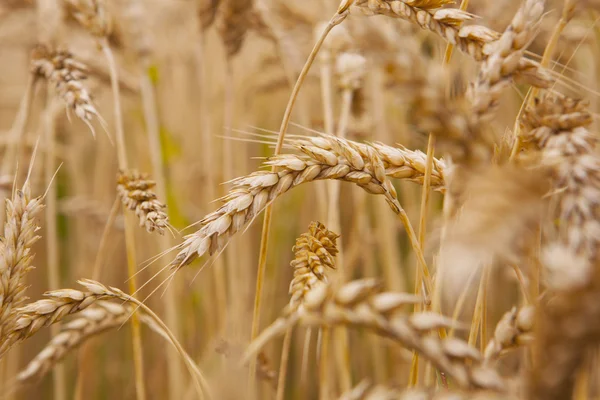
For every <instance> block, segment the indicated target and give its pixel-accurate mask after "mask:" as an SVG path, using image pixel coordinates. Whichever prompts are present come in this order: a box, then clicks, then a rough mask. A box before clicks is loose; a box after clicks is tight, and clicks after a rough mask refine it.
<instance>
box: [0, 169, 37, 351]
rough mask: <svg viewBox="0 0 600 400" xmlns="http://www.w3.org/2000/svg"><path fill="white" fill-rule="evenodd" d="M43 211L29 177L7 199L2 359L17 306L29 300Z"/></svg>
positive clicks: (0, 259)
mask: <svg viewBox="0 0 600 400" xmlns="http://www.w3.org/2000/svg"><path fill="white" fill-rule="evenodd" d="M42 209H43V205H42V198H41V197H35V198H32V197H31V186H30V182H29V178H28V179H27V181H26V182H25V184H24V185H23V187H22V189H16V190H14V192H13V196H12V199H11V200H6V222H5V224H4V237H3V240H2V241H0V349H4V350H0V357H2V354H4V353H5V352H6V350H7V349H8V347H9V345H8V344H7V343H8V342H9V339H8V338H7V336H8V335H9V333H10V327H11V326H12V325H14V324H15V322H16V321H17V318H18V311H17V309H18V307H20V306H21V305H22V304H23V303H24V302H25V301H26V300H27V297H26V296H25V289H26V288H27V286H26V285H25V276H26V275H27V273H28V272H29V271H31V269H33V266H32V265H31V261H32V260H33V253H32V251H31V247H32V246H33V244H34V243H35V242H37V241H38V240H39V238H40V237H39V236H38V235H37V231H38V229H39V227H38V226H37V224H36V222H35V219H36V217H37V216H38V214H39V213H40V211H41V210H42Z"/></svg>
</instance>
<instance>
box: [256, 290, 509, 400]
mask: <svg viewBox="0 0 600 400" xmlns="http://www.w3.org/2000/svg"><path fill="white" fill-rule="evenodd" d="M419 301H420V299H419V298H418V297H416V296H414V295H412V294H407V293H392V292H381V290H380V285H379V283H378V282H377V281H376V280H374V279H363V280H357V281H352V282H350V283H347V284H345V285H343V286H341V287H340V288H339V289H337V290H333V289H332V288H331V287H330V286H329V285H323V286H320V287H318V288H316V289H315V290H314V291H312V292H311V293H309V294H308V295H307V298H306V300H305V302H304V305H303V307H300V308H299V309H298V310H296V311H294V312H291V313H287V314H285V315H284V316H283V317H280V318H279V319H278V320H276V321H275V322H274V323H273V324H272V325H271V326H270V327H268V328H267V329H266V330H265V331H263V333H262V334H261V335H260V336H259V337H258V338H257V339H256V340H255V341H254V342H252V343H251V344H250V346H249V347H248V350H247V352H246V357H251V355H252V354H253V353H256V352H257V351H259V350H260V349H261V348H262V347H263V346H264V345H265V344H266V343H267V342H268V341H269V340H270V339H272V338H273V337H275V336H277V335H279V334H281V333H282V332H284V331H285V330H286V329H287V328H288V327H289V326H293V325H295V324H302V325H317V326H332V325H340V324H342V325H349V326H360V327H365V328H368V329H371V330H373V331H375V332H377V333H378V334H380V335H383V336H387V337H389V338H391V339H392V340H394V341H397V342H399V343H401V344H402V345H403V346H405V347H408V348H410V349H414V350H416V351H418V352H419V353H421V354H422V355H423V356H424V357H425V358H427V359H429V360H430V361H431V362H432V363H433V364H434V365H435V366H436V367H437V368H438V369H440V370H441V371H443V372H445V373H447V374H448V376H450V377H452V378H453V379H454V380H455V381H456V383H457V385H459V386H460V387H463V388H483V389H490V390H500V391H502V390H505V389H506V383H505V382H504V381H503V379H502V378H501V377H500V376H499V375H498V374H497V373H496V371H494V370H493V369H490V368H488V367H486V366H484V365H482V364H481V354H480V353H479V352H478V351H477V350H476V349H474V348H472V347H470V346H469V345H467V344H466V343H465V342H463V341H462V340H459V339H455V338H448V339H444V340H442V339H440V338H439V337H437V336H429V335H427V333H429V332H432V331H437V330H438V329H440V328H448V327H451V326H453V325H455V323H453V322H452V320H451V319H449V318H446V317H444V316H441V315H439V314H436V313H431V312H423V313H415V314H411V315H410V316H406V315H403V314H401V313H399V312H398V311H399V309H400V308H402V307H403V306H405V305H406V304H415V303H417V302H419ZM467 360H469V361H468V362H467Z"/></svg>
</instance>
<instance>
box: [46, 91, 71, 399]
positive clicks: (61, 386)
mask: <svg viewBox="0 0 600 400" xmlns="http://www.w3.org/2000/svg"><path fill="white" fill-rule="evenodd" d="M48 89H49V88H48ZM48 91H49V90H48ZM49 98H50V96H47V99H46V110H45V111H44V114H43V124H44V132H45V138H46V157H45V159H44V164H45V165H44V181H45V182H46V187H47V189H46V190H47V194H46V210H45V214H46V227H47V228H46V229H47V232H46V253H47V254H46V256H47V263H48V265H47V266H48V287H49V288H50V290H57V289H59V288H60V287H61V285H60V271H59V254H58V249H59V243H58V231H57V225H56V216H57V206H56V196H57V193H56V184H52V179H53V178H54V172H55V170H56V161H55V158H56V146H55V143H54V140H55V127H54V118H53V116H52V115H51V114H52V113H51V111H50V107H51V106H50V100H48V99H49ZM60 325H61V324H60V323H57V324H54V325H52V326H51V334H52V336H56V335H57V334H58V333H60ZM52 378H53V380H54V381H53V383H54V386H53V390H54V398H55V399H57V400H66V398H67V391H66V389H67V386H66V375H65V367H64V365H62V364H59V365H57V366H56V367H55V368H54V369H53V371H52Z"/></svg>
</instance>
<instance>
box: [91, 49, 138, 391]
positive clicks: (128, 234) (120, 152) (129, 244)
mask: <svg viewBox="0 0 600 400" xmlns="http://www.w3.org/2000/svg"><path fill="white" fill-rule="evenodd" d="M101 46H102V51H103V53H104V55H105V57H106V60H107V62H108V69H109V72H110V83H111V88H112V93H113V105H114V113H115V115H114V117H115V131H116V141H117V158H118V161H119V168H120V169H121V170H124V171H125V170H127V166H128V165H127V152H126V150H125V133H124V127H123V114H122V110H121V96H120V94H119V77H118V73H117V66H116V63H115V59H114V56H113V54H112V51H111V49H110V47H109V44H108V40H107V39H103V40H102V41H101ZM124 217H125V218H124V221H125V247H126V251H127V274H128V278H129V291H130V292H131V293H135V292H136V290H137V284H136V279H135V274H136V268H137V261H136V254H135V231H134V229H135V222H134V220H133V218H134V215H133V214H130V213H125V215H124ZM131 334H132V340H133V360H134V367H135V387H136V397H137V399H138V400H145V399H146V389H145V386H144V361H143V353H142V334H141V327H140V321H139V318H138V317H137V315H135V314H134V315H133V316H132V317H131Z"/></svg>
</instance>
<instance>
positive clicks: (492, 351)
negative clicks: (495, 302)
mask: <svg viewBox="0 0 600 400" xmlns="http://www.w3.org/2000/svg"><path fill="white" fill-rule="evenodd" d="M534 314H535V308H534V307H533V306H526V307H523V308H520V309H517V307H513V308H512V309H511V310H510V311H509V312H507V313H506V314H504V315H503V316H502V318H501V319H500V322H498V324H497V325H496V329H495V330H494V336H493V337H492V339H490V341H489V342H488V344H487V346H486V348H485V351H484V353H483V357H484V359H485V361H486V362H490V361H492V360H495V359H496V358H498V357H499V356H501V355H502V354H503V353H506V352H507V351H510V350H511V349H513V348H516V347H520V346H523V345H527V344H530V343H532V341H533V335H532V332H533V325H534V316H535V315H534Z"/></svg>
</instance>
